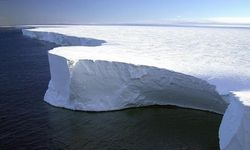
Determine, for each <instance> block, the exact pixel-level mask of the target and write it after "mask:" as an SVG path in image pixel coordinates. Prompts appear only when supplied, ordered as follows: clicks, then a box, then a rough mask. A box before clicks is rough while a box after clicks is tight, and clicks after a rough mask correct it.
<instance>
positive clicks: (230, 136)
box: [23, 26, 250, 150]
mask: <svg viewBox="0 0 250 150" xmlns="http://www.w3.org/2000/svg"><path fill="white" fill-rule="evenodd" d="M23 34H24V35H26V36H29V37H32V38H36V39H39V40H45V41H50V42H54V43H56V44H58V45H62V46H66V47H58V48H55V49H52V50H50V51H49V53H48V56H49V63H50V72H51V80H50V83H49V87H48V90H47V92H46V94H45V97H44V99H45V101H47V102H48V103H50V104H52V105H54V106H58V107H64V108H69V109H73V110H87V111H108V110H117V109H123V108H128V107H139V106H147V105H176V106H181V107H187V108H194V109H201V110H208V111H212V112H216V113H220V114H224V112H225V114H224V116H223V120H222V123H221V126H220V131H219V138H220V148H221V149H223V150H231V149H232V150H233V149H239V150H246V149H248V148H249V147H250V141H249V136H250V132H249V130H250V127H249V126H248V125H249V122H250V116H249V101H250V92H249V91H250V69H248V68H249V64H250V62H249V59H247V58H248V57H249V56H250V51H249V49H246V47H245V46H244V45H246V44H247V43H249V37H250V32H246V31H242V30H236V29H211V28H185V27H183V28H181V27H178V28H177V27H157V28H156V27H131V26H60V27H40V28H34V29H23ZM238 36H241V39H240V40H239V39H238V38H237V37H238ZM244 48H245V49H244ZM239 49H240V51H239ZM228 104H229V107H228V108H227V106H228ZM226 108H227V109H226ZM225 109H226V111H225Z"/></svg>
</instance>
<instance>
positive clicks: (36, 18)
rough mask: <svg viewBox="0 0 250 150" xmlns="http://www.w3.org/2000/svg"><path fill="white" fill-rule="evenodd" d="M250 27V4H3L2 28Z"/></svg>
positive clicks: (138, 0)
mask: <svg viewBox="0 0 250 150" xmlns="http://www.w3.org/2000/svg"><path fill="white" fill-rule="evenodd" d="M171 21H184V22H204V21H224V22H239V23H250V0H0V25H14V24H16V25H18V24H113V23H114V24H115V23H167V22H171Z"/></svg>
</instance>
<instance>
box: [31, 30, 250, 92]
mask: <svg viewBox="0 0 250 150" xmlns="http://www.w3.org/2000/svg"><path fill="white" fill-rule="evenodd" d="M29 30H31V31H38V32H55V33H60V34H64V35H69V36H75V37H79V38H81V37H84V38H93V39H98V40H105V41H107V43H105V44H103V45H102V46H97V47H85V46H81V47H60V48H56V49H54V50H52V51H50V53H53V54H57V55H60V56H63V57H66V58H68V59H92V60H107V61H119V62H125V63H132V64H137V65H140V64H141V65H148V66H155V67H160V68H166V69H169V70H173V71H176V72H181V73H184V74H188V75H192V76H195V77H198V78H202V79H205V80H207V81H208V82H209V83H211V84H214V85H216V86H217V90H218V91H219V92H220V93H221V94H227V93H228V92H229V91H240V90H249V89H250V29H229V28H192V27H143V26H137V27H136V26H60V27H40V28H35V29H29Z"/></svg>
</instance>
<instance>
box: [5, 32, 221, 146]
mask: <svg viewBox="0 0 250 150" xmlns="http://www.w3.org/2000/svg"><path fill="white" fill-rule="evenodd" d="M56 46H57V45H55V44H52V43H48V42H43V41H38V40H35V39H30V38H28V37H24V36H22V33H21V30H20V29H14V28H0V150H12V149H13V150H33V149H34V150H44V149H51V150H61V149H67V150H92V149H93V150H95V149H100V150H119V149H122V150H126V149H127V150H140V149H146V150H147V149H148V150H152V149H154V150H161V149H163V150H216V149H218V148H219V139H218V130H219V125H220V122H221V119H222V115H218V114H215V113H210V112H204V111H198V110H193V109H183V108H179V107H174V106H151V107H143V108H131V109H125V110H120V111H112V112H100V113H93V112H92V113H91V112H81V111H71V110H66V109H62V108H56V107H53V106H51V105H49V104H47V103H46V102H44V101H43V96H44V93H45V91H46V89H47V85H48V82H49V80H50V73H49V64H48V58H47V51H48V50H49V49H52V48H53V47H56Z"/></svg>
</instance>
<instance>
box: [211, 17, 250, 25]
mask: <svg viewBox="0 0 250 150" xmlns="http://www.w3.org/2000/svg"><path fill="white" fill-rule="evenodd" d="M207 21H210V22H214V23H225V24H250V17H214V18H208V19H207Z"/></svg>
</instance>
